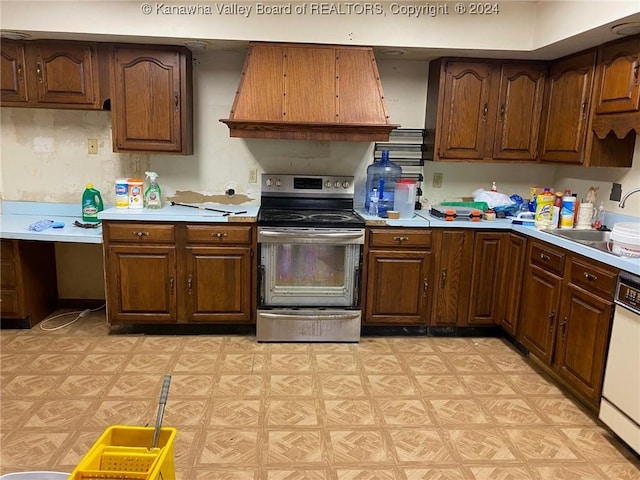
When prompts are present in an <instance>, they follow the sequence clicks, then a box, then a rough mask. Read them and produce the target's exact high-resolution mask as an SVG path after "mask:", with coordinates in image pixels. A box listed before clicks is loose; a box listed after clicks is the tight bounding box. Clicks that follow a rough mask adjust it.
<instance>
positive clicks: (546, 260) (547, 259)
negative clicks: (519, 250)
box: [540, 253, 551, 262]
mask: <svg viewBox="0 0 640 480" xmlns="http://www.w3.org/2000/svg"><path fill="white" fill-rule="evenodd" d="M540 260H542V261H543V262H548V261H549V260H551V257H550V256H549V255H547V254H546V253H541V254H540Z"/></svg>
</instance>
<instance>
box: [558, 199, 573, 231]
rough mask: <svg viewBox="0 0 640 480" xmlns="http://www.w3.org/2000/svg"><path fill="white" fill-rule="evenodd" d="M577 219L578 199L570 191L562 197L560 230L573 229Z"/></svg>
mask: <svg viewBox="0 0 640 480" xmlns="http://www.w3.org/2000/svg"><path fill="white" fill-rule="evenodd" d="M575 218H576V197H574V196H573V195H571V192H570V191H569V190H565V191H564V195H563V196H562V210H561V212H560V228H573V225H574V222H575Z"/></svg>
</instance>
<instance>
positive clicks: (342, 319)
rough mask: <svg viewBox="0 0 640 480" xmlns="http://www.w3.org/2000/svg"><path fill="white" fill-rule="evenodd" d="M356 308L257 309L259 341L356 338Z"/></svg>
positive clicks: (358, 314) (331, 340)
mask: <svg viewBox="0 0 640 480" xmlns="http://www.w3.org/2000/svg"><path fill="white" fill-rule="evenodd" d="M360 323H361V313H360V311H359V310H339V309H335V310H330V309H326V310H325V309H314V308H309V309H276V310H258V317H257V320H256V337H257V340H258V341H259V342H358V341H359V340H360Z"/></svg>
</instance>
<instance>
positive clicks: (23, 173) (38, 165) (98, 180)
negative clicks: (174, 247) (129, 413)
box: [0, 50, 640, 298]
mask: <svg viewBox="0 0 640 480" xmlns="http://www.w3.org/2000/svg"><path fill="white" fill-rule="evenodd" d="M194 58H195V66H194V75H193V77H194V155H191V156H174V155H145V154H117V153H113V152H112V146H111V114H110V112H105V111H97V112H96V111H86V112H85V111H69V110H48V109H20V108H2V109H0V127H1V130H0V140H1V143H2V144H1V147H0V148H1V150H0V153H1V155H2V165H1V168H0V182H1V184H0V191H1V192H2V198H3V199H5V200H26V201H40V202H63V203H69V202H78V208H80V207H79V202H80V197H81V195H82V191H83V189H84V187H85V184H86V183H93V184H94V185H95V186H96V188H98V189H99V190H100V191H101V192H102V194H103V198H104V200H105V203H107V204H113V202H114V181H115V179H116V178H119V177H127V176H138V175H143V173H144V172H145V171H146V170H150V169H151V170H154V171H156V172H157V173H158V174H159V175H160V177H159V181H160V185H161V186H162V188H163V194H164V196H165V197H167V196H174V195H177V196H179V195H183V193H181V192H187V193H188V192H192V193H196V194H206V195H213V196H214V197H215V198H216V200H218V201H220V202H228V203H244V202H247V203H252V204H257V203H258V202H259V198H260V187H259V183H257V184H251V183H249V182H248V178H249V171H250V170H251V169H257V171H258V173H259V174H260V173H263V172H266V173H306V174H328V175H349V176H354V177H355V179H356V204H357V205H361V204H362V203H363V201H364V183H365V180H366V168H367V166H368V165H369V163H371V160H372V157H373V144H371V143H366V142H365V143H362V142H355V143H350V142H307V141H287V140H259V139H238V138H230V137H229V130H228V128H227V127H226V126H225V125H224V124H223V123H221V122H219V119H221V118H227V117H228V115H229V110H230V108H231V104H232V102H233V98H234V95H235V91H236V87H237V84H238V80H239V78H240V73H241V70H242V65H243V63H244V55H242V54H238V53H228V52H213V51H206V50H202V51H194ZM378 68H379V70H380V76H381V80H382V84H383V88H384V92H385V97H386V99H387V107H388V111H389V115H390V118H391V121H392V122H393V123H399V124H401V125H402V127H404V128H422V127H423V126H424V113H425V105H426V87H427V72H428V62H426V61H409V60H379V61H378ZM88 139H97V140H98V154H97V155H89V154H88V152H87V140H88ZM637 143H638V144H639V145H636V154H635V160H634V167H633V168H632V169H582V168H579V167H556V166H548V165H526V164H524V165H513V164H506V163H500V164H498V163H496V164H486V165H473V164H471V163H432V162H429V163H427V165H425V167H424V176H425V182H424V184H423V185H422V187H423V191H424V196H423V198H426V199H428V200H429V201H430V202H432V203H437V202H439V201H442V200H451V199H457V198H460V197H462V196H469V195H471V193H472V192H473V191H474V190H475V189H477V188H485V189H489V188H490V186H491V182H492V181H495V182H496V184H497V186H498V189H499V190H500V191H501V192H503V193H506V194H508V195H510V194H512V193H518V194H520V195H522V196H527V195H528V193H529V187H530V186H531V185H540V186H546V185H548V186H554V187H558V188H571V189H572V190H574V191H576V192H577V193H578V194H579V195H580V196H582V195H584V194H586V191H587V189H588V187H589V186H591V185H592V184H593V185H595V186H599V187H600V191H599V197H598V199H599V200H600V199H602V200H605V199H608V198H609V190H610V188H611V182H614V181H615V182H617V183H622V185H623V189H625V190H627V189H629V188H631V187H634V186H640V185H639V184H640V182H639V181H638V179H640V142H637ZM435 172H438V173H442V174H443V184H442V187H441V188H438V189H435V188H433V187H432V186H431V181H432V177H433V173H435ZM229 188H232V189H234V190H235V192H236V194H235V196H234V197H227V196H225V191H226V190H228V189H229ZM631 200H633V201H630V202H629V204H628V207H627V208H626V209H625V210H624V211H620V213H625V214H634V215H638V216H640V213H639V212H640V208H639V207H638V206H639V205H640V195H638V196H636V198H633V197H632V199H631ZM605 206H606V208H607V210H610V211H616V210H617V206H616V203H614V202H608V201H606V202H605ZM632 212H636V213H632ZM76 247H77V246H74V245H73V244H61V245H58V246H57V249H58V250H61V254H60V255H58V257H59V258H58V270H59V276H60V278H59V281H58V284H59V285H58V286H59V290H60V298H104V297H103V296H104V293H103V290H104V287H103V285H102V283H103V279H102V276H101V275H95V274H86V272H87V271H92V272H94V271H96V272H97V271H99V272H101V270H102V256H101V250H97V249H98V248H99V247H98V246H94V247H95V248H93V249H92V248H89V249H80V248H76ZM74 248H75V250H74ZM76 250H77V255H76V254H73V253H76ZM67 275H70V276H72V277H73V278H75V279H76V280H75V281H73V282H69V281H64V280H63V279H62V277H63V276H65V278H66V277H67ZM85 277H86V278H85ZM78 279H83V281H82V282H78ZM81 283H84V285H83V287H82V289H81V290H80V289H79V288H74V286H75V285H77V284H81ZM87 285H89V287H87ZM100 295H102V297H99V296H100Z"/></svg>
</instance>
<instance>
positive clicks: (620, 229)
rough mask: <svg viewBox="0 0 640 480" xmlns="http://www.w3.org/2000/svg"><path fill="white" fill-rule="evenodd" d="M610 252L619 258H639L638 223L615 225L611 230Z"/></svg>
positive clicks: (639, 238)
mask: <svg viewBox="0 0 640 480" xmlns="http://www.w3.org/2000/svg"><path fill="white" fill-rule="evenodd" d="M609 241H610V242H611V246H610V248H611V251H612V252H613V253H614V254H616V255H620V256H621V257H633V258H636V257H640V223H630V222H629V223H627V222H622V223H616V224H615V225H614V226H613V228H612V229H611V236H610V237H609Z"/></svg>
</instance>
